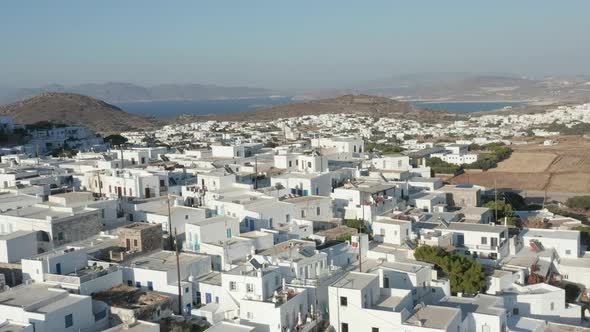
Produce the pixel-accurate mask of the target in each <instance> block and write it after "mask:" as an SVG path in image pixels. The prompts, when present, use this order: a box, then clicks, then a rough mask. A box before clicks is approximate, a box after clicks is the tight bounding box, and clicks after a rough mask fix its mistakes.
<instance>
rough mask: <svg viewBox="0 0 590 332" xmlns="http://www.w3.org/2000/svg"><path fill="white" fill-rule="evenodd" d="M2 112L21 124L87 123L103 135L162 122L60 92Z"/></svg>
mask: <svg viewBox="0 0 590 332" xmlns="http://www.w3.org/2000/svg"><path fill="white" fill-rule="evenodd" d="M0 115H8V116H11V117H12V118H13V119H14V121H15V122H16V123H20V124H33V123H36V122H40V121H48V122H53V123H63V124H70V125H84V126H87V127H89V128H91V129H92V130H94V131H96V132H98V133H103V134H108V133H119V132H122V131H127V130H137V129H151V128H155V127H157V126H160V125H162V123H160V121H159V120H156V119H152V118H146V117H143V116H139V115H135V114H129V113H127V112H125V111H123V110H121V109H120V108H118V107H116V106H113V105H110V104H107V103H105V102H104V101H101V100H98V99H94V98H91V97H87V96H83V95H79V94H73V93H57V92H47V93H42V94H40V95H37V96H35V97H32V98H30V99H26V100H23V101H19V102H16V103H13V104H9V105H4V106H0Z"/></svg>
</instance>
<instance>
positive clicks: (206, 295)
mask: <svg viewBox="0 0 590 332" xmlns="http://www.w3.org/2000/svg"><path fill="white" fill-rule="evenodd" d="M205 303H211V293H205Z"/></svg>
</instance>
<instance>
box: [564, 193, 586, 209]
mask: <svg viewBox="0 0 590 332" xmlns="http://www.w3.org/2000/svg"><path fill="white" fill-rule="evenodd" d="M566 204H567V206H568V207H570V208H572V209H579V210H590V196H576V197H570V198H568V200H567V202H566Z"/></svg>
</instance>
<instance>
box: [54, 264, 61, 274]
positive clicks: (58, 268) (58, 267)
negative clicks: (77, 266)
mask: <svg viewBox="0 0 590 332" xmlns="http://www.w3.org/2000/svg"><path fill="white" fill-rule="evenodd" d="M55 274H61V263H57V264H55Z"/></svg>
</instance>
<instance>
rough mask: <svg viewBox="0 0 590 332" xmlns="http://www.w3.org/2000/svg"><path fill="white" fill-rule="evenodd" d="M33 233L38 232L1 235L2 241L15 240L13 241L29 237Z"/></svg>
mask: <svg viewBox="0 0 590 332" xmlns="http://www.w3.org/2000/svg"><path fill="white" fill-rule="evenodd" d="M31 233H37V231H15V232H12V233H3V234H0V241H8V240H13V239H16V238H19V237H21V236H26V235H29V234H31Z"/></svg>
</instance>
